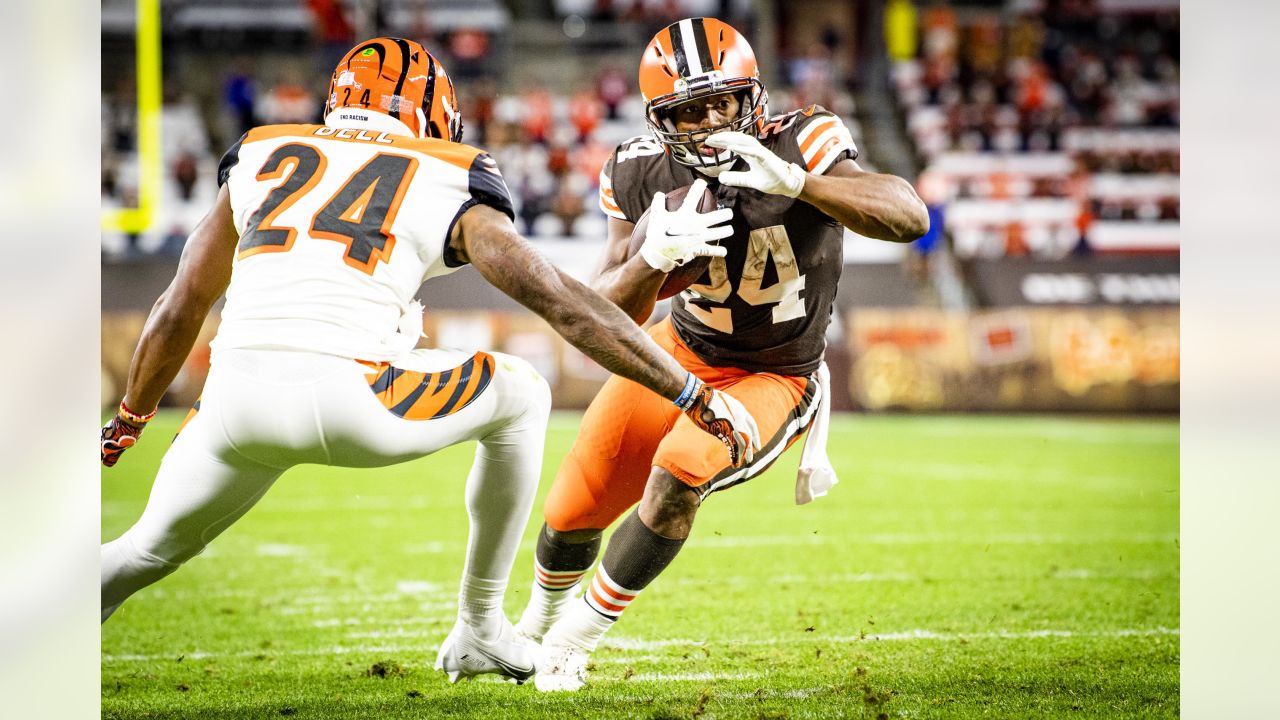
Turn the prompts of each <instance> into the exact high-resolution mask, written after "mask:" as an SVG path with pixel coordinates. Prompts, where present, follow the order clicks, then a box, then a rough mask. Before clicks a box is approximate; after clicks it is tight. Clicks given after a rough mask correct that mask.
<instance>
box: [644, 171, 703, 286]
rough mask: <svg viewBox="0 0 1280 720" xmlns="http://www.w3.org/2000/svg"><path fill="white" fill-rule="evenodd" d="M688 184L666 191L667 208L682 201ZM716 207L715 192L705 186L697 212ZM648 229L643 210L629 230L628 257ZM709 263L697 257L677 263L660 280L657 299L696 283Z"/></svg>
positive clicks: (687, 190)
mask: <svg viewBox="0 0 1280 720" xmlns="http://www.w3.org/2000/svg"><path fill="white" fill-rule="evenodd" d="M690 187H692V186H690V185H685V186H684V187H681V188H676V189H675V190H672V191H671V192H669V193H667V209H668V210H675V209H676V208H678V207H680V204H681V203H683V202H684V196H685V195H688V194H689V188H690ZM716 207H717V202H716V196H715V193H713V192H711V188H707V189H706V190H705V191H703V193H702V199H701V200H700V201H698V212H700V213H708V212H711V211H713V210H715V209H716ZM648 231H649V211H648V210H645V211H644V214H643V215H641V216H640V220H639V221H637V222H636V227H635V229H634V230H632V231H631V247H630V250H629V255H628V257H631V256H633V255H635V254H636V253H638V252H640V246H641V245H644V236H645V233H647V232H648ZM709 264H711V258H708V257H699V258H694V259H692V260H690V261H689V262H687V263H685V264H683V265H678V266H676V268H675V269H674V270H672V271H671V272H669V273H667V279H666V280H664V281H663V282H662V287H661V288H660V289H659V290H658V299H659V300H665V299H667V298H669V297H671V296H672V295H676V294H678V293H679V292H680V291H681V290H684V289H685V288H687V287H689V286H690V285H692V284H694V283H696V282H697V281H698V279H699V278H701V277H702V275H703V274H704V273H706V271H707V265H709Z"/></svg>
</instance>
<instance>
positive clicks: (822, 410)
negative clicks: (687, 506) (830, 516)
mask: <svg viewBox="0 0 1280 720" xmlns="http://www.w3.org/2000/svg"><path fill="white" fill-rule="evenodd" d="M814 380H815V381H817V384H818V393H817V397H816V398H814V402H816V403H820V404H819V405H818V410H817V414H816V415H815V416H814V418H813V423H812V424H811V425H810V426H809V434H808V435H807V436H806V437H805V439H804V450H803V451H802V452H801V453H800V470H799V472H797V473H796V504H797V505H804V504H807V503H809V502H812V501H813V499H814V498H820V497H822V496H823V495H826V494H827V491H828V490H830V489H831V486H832V485H835V484H836V483H838V482H840V479H839V478H837V477H836V469H835V468H834V467H832V465H831V458H829V457H827V428H828V426H829V425H830V424H831V371H830V370H828V369H827V364H826V363H825V362H824V363H822V364H821V365H819V366H818V372H817V373H815V375H814Z"/></svg>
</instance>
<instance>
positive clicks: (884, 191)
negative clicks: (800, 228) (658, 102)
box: [707, 132, 929, 242]
mask: <svg viewBox="0 0 1280 720" xmlns="http://www.w3.org/2000/svg"><path fill="white" fill-rule="evenodd" d="M707 145H709V146H711V147H716V148H725V149H728V150H732V151H733V152H735V153H737V154H738V155H740V156H742V157H743V158H744V159H746V161H747V165H748V169H747V170H734V171H730V172H724V173H721V174H720V182H722V183H724V184H725V185H734V186H737V187H749V188H753V189H755V190H759V191H761V192H766V193H770V194H773V195H786V196H787V197H793V198H796V199H798V200H802V201H804V202H807V203H809V204H810V205H812V206H814V207H816V208H818V209H819V210H821V211H822V212H824V213H826V214H827V215H828V216H830V217H832V218H834V219H835V220H837V221H838V222H839V223H840V224H841V225H844V226H845V227H847V228H849V229H850V230H852V231H854V232H856V233H858V234H859V235H865V236H867V237H871V238H876V239H877V240H889V241H891V242H911V241H912V240H915V239H916V238H918V237H920V236H921V235H924V234H925V233H927V232H929V211H928V210H927V209H926V208H925V206H924V203H923V202H922V201H921V200H920V196H919V195H916V191H915V188H913V187H911V183H909V182H907V181H906V180H903V179H902V178H900V177H898V176H896V175H886V174H882V173H871V172H867V171H865V170H863V169H862V168H860V167H858V163H856V162H854V161H853V160H849V159H845V160H841V161H840V162H838V163H836V164H835V165H832V166H831V168H830V169H829V170H827V171H826V173H825V174H822V175H817V174H814V173H807V172H805V171H804V168H802V167H800V166H799V165H797V164H795V163H788V162H787V161H785V160H783V159H782V158H780V157H778V156H777V155H775V154H774V153H773V151H771V150H769V149H768V148H766V147H764V146H763V145H762V144H761V143H760V141H759V140H757V139H756V138H754V137H751V136H749V135H746V134H744V133H740V132H721V133H716V134H715V135H712V136H711V137H709V138H707Z"/></svg>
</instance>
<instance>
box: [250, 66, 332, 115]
mask: <svg viewBox="0 0 1280 720" xmlns="http://www.w3.org/2000/svg"><path fill="white" fill-rule="evenodd" d="M320 110H321V104H320V103H319V102H317V101H316V99H315V97H314V96H313V95H312V94H311V93H310V92H309V91H308V90H307V88H306V87H305V86H303V84H302V82H301V81H300V80H299V79H298V74H297V73H296V72H294V71H292V70H287V71H285V72H284V73H283V74H282V75H281V78H280V80H279V81H278V82H277V83H276V84H275V86H274V87H272V88H271V90H269V91H268V92H267V95H266V97H264V98H263V99H262V107H261V115H262V122H263V124H266V125H276V124H286V123H309V122H316V121H318V120H319V118H320V114H321V113H320Z"/></svg>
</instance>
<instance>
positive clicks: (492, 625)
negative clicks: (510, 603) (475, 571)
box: [458, 576, 507, 640]
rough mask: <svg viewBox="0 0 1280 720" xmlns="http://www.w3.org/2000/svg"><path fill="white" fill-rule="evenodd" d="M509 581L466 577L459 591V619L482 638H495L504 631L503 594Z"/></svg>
mask: <svg viewBox="0 0 1280 720" xmlns="http://www.w3.org/2000/svg"><path fill="white" fill-rule="evenodd" d="M506 591H507V581H506V580H505V579H504V580H491V579H489V578H478V577H469V576H468V577H464V578H462V589H461V590H459V591H458V619H459V620H461V621H463V622H464V623H466V624H468V625H470V626H471V627H472V628H473V629H474V630H475V632H476V635H478V636H479V637H480V639H481V640H493V639H495V638H497V637H498V633H499V632H501V631H502V619H503V615H502V596H503V595H504V594H506Z"/></svg>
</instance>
